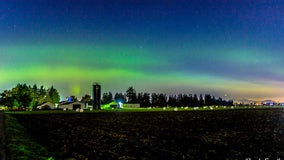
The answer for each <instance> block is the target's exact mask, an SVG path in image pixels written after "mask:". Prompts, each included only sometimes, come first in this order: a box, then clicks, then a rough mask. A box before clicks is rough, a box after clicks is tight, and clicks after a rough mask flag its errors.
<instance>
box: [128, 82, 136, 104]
mask: <svg viewBox="0 0 284 160" xmlns="http://www.w3.org/2000/svg"><path fill="white" fill-rule="evenodd" d="M126 97H127V102H128V103H136V102H137V96H136V91H135V89H134V88H133V87H132V86H131V87H129V88H128V89H127V91H126Z"/></svg>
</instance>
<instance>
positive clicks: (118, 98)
mask: <svg viewBox="0 0 284 160" xmlns="http://www.w3.org/2000/svg"><path fill="white" fill-rule="evenodd" d="M114 100H115V101H116V102H122V103H125V101H126V100H125V96H124V95H123V94H122V93H115V95H114Z"/></svg>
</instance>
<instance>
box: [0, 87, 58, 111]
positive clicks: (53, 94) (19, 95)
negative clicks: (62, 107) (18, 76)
mask: <svg viewBox="0 0 284 160" xmlns="http://www.w3.org/2000/svg"><path fill="white" fill-rule="evenodd" d="M0 96H1V98H0V99H1V101H0V103H1V104H2V105H5V106H8V107H9V108H10V109H12V108H13V107H14V108H18V109H21V108H24V109H27V108H28V109H29V110H32V109H34V108H35V107H36V106H37V105H38V104H42V103H44V102H47V101H50V102H53V103H57V102H59V99H60V97H59V93H58V91H57V90H56V89H55V88H54V87H53V86H51V87H50V88H49V89H48V91H46V89H45V88H44V87H43V86H41V87H40V88H38V87H37V85H35V84H34V85H33V87H31V86H28V85H26V84H17V85H16V87H14V88H12V89H11V90H5V91H4V92H3V93H1V94H0Z"/></svg>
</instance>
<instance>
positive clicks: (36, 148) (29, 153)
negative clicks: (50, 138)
mask: <svg viewBox="0 0 284 160" xmlns="http://www.w3.org/2000/svg"><path fill="white" fill-rule="evenodd" d="M5 126H6V128H5V133H6V144H7V146H6V148H7V153H6V154H7V157H8V159H11V160H31V159H32V160H54V158H53V154H52V153H50V152H48V151H47V149H46V148H45V147H43V146H41V145H40V144H38V143H37V142H36V141H35V140H34V139H33V138H32V137H30V136H29V135H28V133H27V130H26V129H25V128H24V127H23V126H22V125H21V124H19V123H18V120H17V119H16V118H15V117H13V116H11V115H8V114H5Z"/></svg>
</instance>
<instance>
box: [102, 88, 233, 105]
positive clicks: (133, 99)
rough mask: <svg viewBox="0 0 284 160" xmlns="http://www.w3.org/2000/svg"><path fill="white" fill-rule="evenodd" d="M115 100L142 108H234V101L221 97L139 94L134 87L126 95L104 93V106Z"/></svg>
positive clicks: (208, 95)
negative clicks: (138, 105) (135, 104)
mask: <svg viewBox="0 0 284 160" xmlns="http://www.w3.org/2000/svg"><path fill="white" fill-rule="evenodd" d="M113 100H115V101H117V102H122V103H139V104H140V106H141V107H166V106H171V107H185V106H187V107H197V106H199V107H202V106H212V105H216V106H233V103H234V102H233V100H223V99H222V98H221V97H219V98H215V97H214V96H211V95H210V94H205V95H204V96H203V95H202V94H200V95H199V96H198V95H197V94H178V95H169V96H167V95H166V94H163V93H151V94H150V93H143V92H139V93H137V92H136V90H135V89H134V88H133V87H129V88H128V89H127V91H126V93H115V95H114V96H113V94H112V93H111V92H106V93H103V95H102V104H107V103H110V102H112V101H113Z"/></svg>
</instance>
